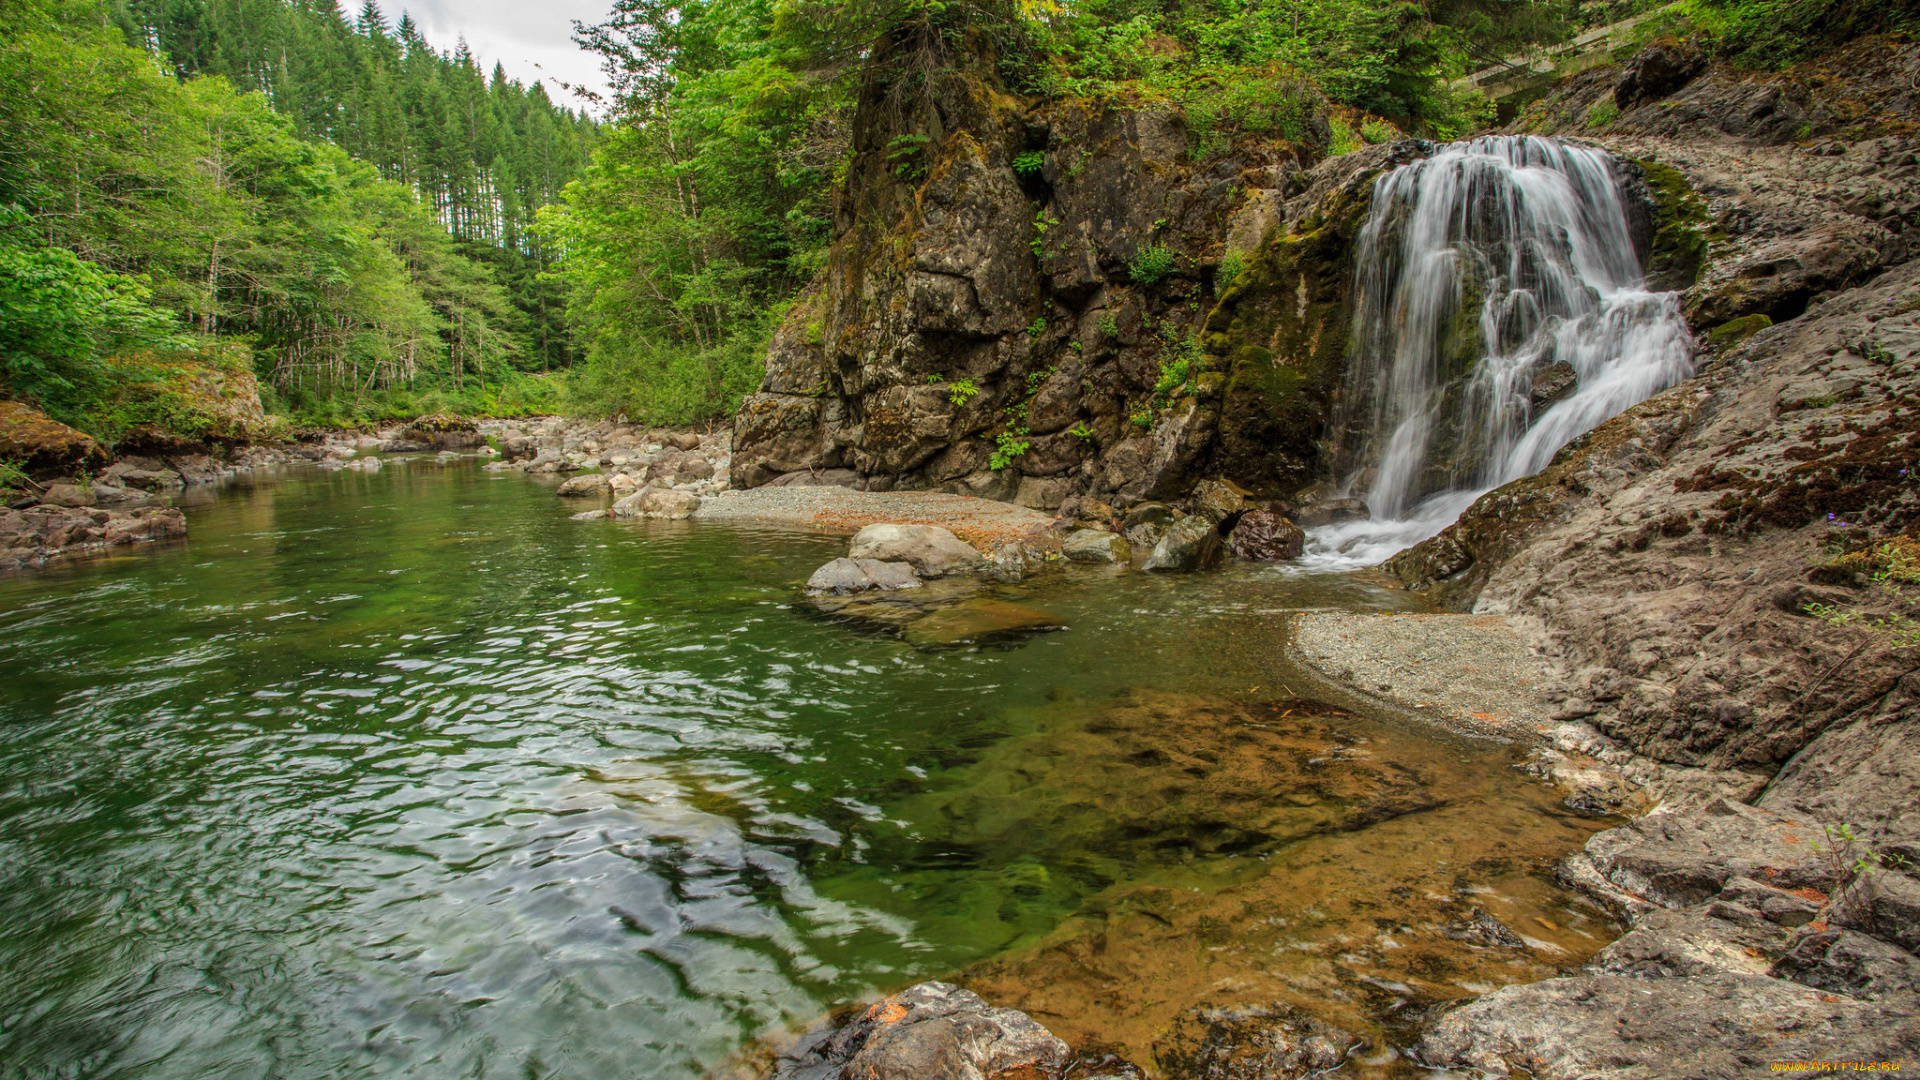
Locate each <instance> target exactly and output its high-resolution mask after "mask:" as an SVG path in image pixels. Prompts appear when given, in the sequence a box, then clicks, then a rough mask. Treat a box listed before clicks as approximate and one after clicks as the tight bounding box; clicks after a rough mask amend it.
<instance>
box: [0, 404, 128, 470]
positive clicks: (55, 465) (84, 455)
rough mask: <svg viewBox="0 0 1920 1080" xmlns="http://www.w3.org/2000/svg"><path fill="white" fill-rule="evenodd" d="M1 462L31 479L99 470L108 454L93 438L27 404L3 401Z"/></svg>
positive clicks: (104, 463) (0, 445) (1, 405)
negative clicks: (15, 465) (9, 464)
mask: <svg viewBox="0 0 1920 1080" xmlns="http://www.w3.org/2000/svg"><path fill="white" fill-rule="evenodd" d="M0 460H4V461H11V462H14V463H15V464H17V465H19V466H20V467H21V468H22V469H24V470H26V471H27V473H28V474H29V475H32V476H49V475H53V474H56V473H68V474H71V473H74V472H77V471H79V470H82V469H99V468H102V467H104V466H105V465H106V464H107V452H106V451H105V450H103V449H101V447H100V444H99V443H97V442H95V441H94V439H93V436H91V435H88V434H87V433H86V432H83V431H78V430H75V429H74V428H70V427H68V426H67V425H65V424H62V423H60V422H59V421H58V420H54V419H52V418H51V417H49V416H47V414H45V413H43V412H41V411H40V410H38V409H36V408H34V407H33V406H31V405H28V404H27V403H26V402H24V401H0Z"/></svg>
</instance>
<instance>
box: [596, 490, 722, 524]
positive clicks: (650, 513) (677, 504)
mask: <svg viewBox="0 0 1920 1080" xmlns="http://www.w3.org/2000/svg"><path fill="white" fill-rule="evenodd" d="M698 509H700V496H698V495H695V494H693V493H691V492H686V491H675V490H673V489H672V488H645V489H643V490H640V491H636V492H634V493H633V494H631V495H629V496H627V497H626V498H624V499H621V500H620V501H618V502H616V503H614V504H613V516H614V517H623V518H632V517H645V518H668V519H672V520H679V519H682V518H690V517H692V516H693V512H694V511H695V510H698Z"/></svg>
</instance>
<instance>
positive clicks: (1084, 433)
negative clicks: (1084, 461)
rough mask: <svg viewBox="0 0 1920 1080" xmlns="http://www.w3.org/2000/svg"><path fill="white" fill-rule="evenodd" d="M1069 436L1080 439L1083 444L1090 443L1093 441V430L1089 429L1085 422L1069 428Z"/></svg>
mask: <svg viewBox="0 0 1920 1080" xmlns="http://www.w3.org/2000/svg"><path fill="white" fill-rule="evenodd" d="M1067 434H1069V435H1071V436H1073V437H1074V438H1076V439H1079V440H1080V441H1081V442H1088V443H1090V442H1092V441H1093V429H1092V428H1090V427H1088V426H1087V425H1086V423H1085V422H1084V421H1083V422H1081V423H1078V424H1075V425H1073V426H1072V427H1070V428H1068V429H1067Z"/></svg>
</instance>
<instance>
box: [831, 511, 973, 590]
mask: <svg viewBox="0 0 1920 1080" xmlns="http://www.w3.org/2000/svg"><path fill="white" fill-rule="evenodd" d="M847 554H848V555H849V556H850V557H852V558H855V559H879V560H881V561H883V562H904V563H911V564H912V566H913V569H914V572H915V573H917V574H919V575H920V576H922V577H942V576H944V575H947V574H958V573H963V572H965V571H968V570H978V569H980V568H981V565H982V564H983V563H985V562H986V560H985V559H983V558H981V557H980V553H979V552H978V551H975V550H974V549H973V546H972V545H971V544H968V543H967V542H966V541H964V540H962V539H960V538H959V537H957V536H955V535H953V533H951V532H949V531H947V530H946V529H943V528H941V527H940V526H938V525H895V524H891V523H882V524H878V525H869V526H867V527H866V528H864V529H861V530H860V531H859V532H858V533H856V534H854V537H853V546H852V548H851V549H850V550H849V551H848V552H847Z"/></svg>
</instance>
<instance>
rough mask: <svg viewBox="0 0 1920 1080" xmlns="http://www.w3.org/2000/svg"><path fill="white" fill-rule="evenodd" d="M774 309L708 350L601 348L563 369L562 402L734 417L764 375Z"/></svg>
mask: <svg viewBox="0 0 1920 1080" xmlns="http://www.w3.org/2000/svg"><path fill="white" fill-rule="evenodd" d="M777 314H778V312H777V311H776V312H769V313H766V314H763V315H762V316H761V317H760V318H758V319H752V320H747V321H745V322H744V323H742V324H741V325H739V326H737V327H735V329H734V332H733V333H732V334H731V335H730V336H728V337H726V338H723V339H721V340H720V341H718V342H716V343H713V344H711V345H709V346H707V347H706V348H701V347H700V346H698V345H696V344H694V343H691V342H664V341H663V342H654V343H645V342H636V343H634V344H633V345H632V346H631V347H628V348H621V349H618V350H615V349H612V348H596V349H594V350H593V351H591V352H589V353H588V354H587V360H586V362H585V363H583V364H578V365H575V366H574V367H573V368H572V369H571V370H569V371H568V372H567V373H566V376H565V378H564V381H563V382H562V383H561V390H560V394H559V395H558V397H559V404H560V406H561V407H562V409H563V410H564V411H566V412H569V413H572V414H574V415H577V416H613V415H616V414H625V415H626V416H628V417H630V418H632V419H634V420H638V421H640V422H642V423H647V424H661V425H676V426H677V425H686V424H695V423H699V422H701V421H703V420H711V419H714V418H717V417H722V416H728V415H731V414H732V413H733V412H734V411H735V410H737V409H738V408H739V407H740V402H741V401H743V400H745V399H746V396H747V395H748V394H751V393H753V391H754V390H755V388H757V387H758V386H759V385H760V379H761V376H762V375H764V374H765V372H766V355H767V342H768V340H769V339H770V338H771V337H772V335H773V326H774V317H775V316H777ZM542 382H544V380H542ZM507 385H508V386H514V387H515V389H516V392H517V393H520V394H524V395H527V396H528V397H531V396H532V395H533V394H534V393H535V391H534V390H533V388H532V387H531V386H529V385H528V384H527V383H526V382H525V381H520V382H518V383H517V384H516V383H514V382H510V383H509V384H507ZM504 390H505V387H503V394H504Z"/></svg>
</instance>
